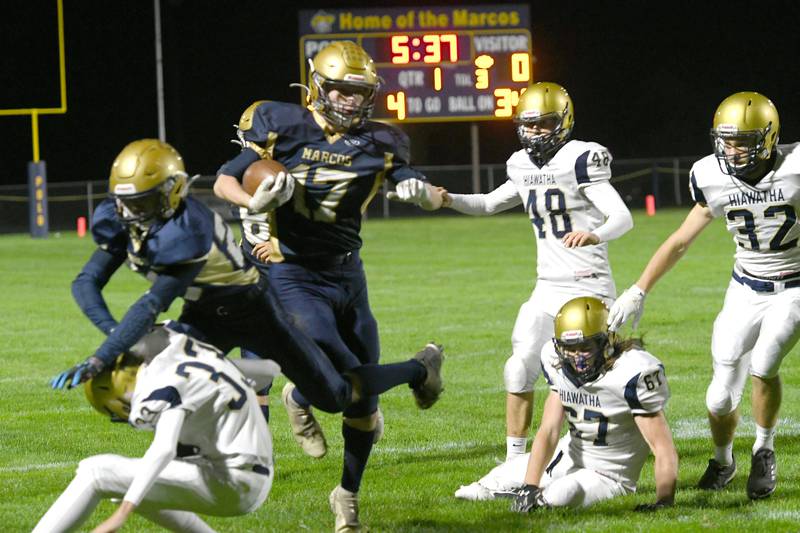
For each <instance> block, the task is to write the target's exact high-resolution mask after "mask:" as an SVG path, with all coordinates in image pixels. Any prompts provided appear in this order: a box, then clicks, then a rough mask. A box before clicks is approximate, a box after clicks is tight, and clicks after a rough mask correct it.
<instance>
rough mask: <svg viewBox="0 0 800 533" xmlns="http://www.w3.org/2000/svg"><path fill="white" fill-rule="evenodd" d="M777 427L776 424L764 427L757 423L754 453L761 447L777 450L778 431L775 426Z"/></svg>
mask: <svg viewBox="0 0 800 533" xmlns="http://www.w3.org/2000/svg"><path fill="white" fill-rule="evenodd" d="M777 427H778V426H777V425H776V426H773V427H771V428H762V427H761V426H759V425H758V424H756V442H755V444H753V454H755V453H756V452H757V451H758V450H760V449H761V448H766V449H768V450H775V433H777V431H775V428H777Z"/></svg>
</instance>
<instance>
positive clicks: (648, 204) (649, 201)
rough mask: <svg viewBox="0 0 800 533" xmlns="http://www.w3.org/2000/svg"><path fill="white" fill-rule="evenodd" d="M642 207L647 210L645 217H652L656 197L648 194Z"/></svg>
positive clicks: (654, 211) (654, 212) (654, 210)
mask: <svg viewBox="0 0 800 533" xmlns="http://www.w3.org/2000/svg"><path fill="white" fill-rule="evenodd" d="M644 207H645V209H646V210H647V216H649V217H652V216H654V215H655V214H656V197H655V196H653V195H652V194H648V195H647V196H645V197H644Z"/></svg>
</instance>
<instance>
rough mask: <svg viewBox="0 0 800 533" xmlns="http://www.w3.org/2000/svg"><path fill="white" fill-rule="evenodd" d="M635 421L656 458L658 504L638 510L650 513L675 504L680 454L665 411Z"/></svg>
mask: <svg viewBox="0 0 800 533" xmlns="http://www.w3.org/2000/svg"><path fill="white" fill-rule="evenodd" d="M633 420H634V421H635V422H636V426H637V427H638V428H639V431H640V432H641V434H642V436H643V437H644V440H646V441H647V444H648V445H649V446H650V449H651V450H652V452H653V455H654V456H655V458H656V461H655V468H654V470H655V478H656V503H655V504H654V505H652V504H651V505H645V506H640V507H639V508H638V509H639V510H642V511H650V510H655V509H657V508H658V507H665V506H669V505H672V504H673V503H674V502H675V487H676V485H677V482H678V452H676V451H675V444H673V442H672V432H671V431H670V429H669V425H668V424H667V419H666V417H665V416H664V411H659V412H658V413H656V414H654V415H639V416H635V417H634V418H633Z"/></svg>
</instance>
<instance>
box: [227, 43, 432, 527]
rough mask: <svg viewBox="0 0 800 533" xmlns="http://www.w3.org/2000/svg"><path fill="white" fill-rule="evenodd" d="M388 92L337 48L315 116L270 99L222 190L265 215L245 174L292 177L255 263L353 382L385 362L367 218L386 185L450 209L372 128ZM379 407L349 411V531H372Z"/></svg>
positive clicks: (306, 414)
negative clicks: (279, 168)
mask: <svg viewBox="0 0 800 533" xmlns="http://www.w3.org/2000/svg"><path fill="white" fill-rule="evenodd" d="M379 85H380V78H379V77H378V74H377V71H376V69H375V64H374V62H373V61H372V59H371V58H370V57H369V55H368V54H367V53H366V52H365V51H364V50H363V49H362V48H361V47H360V46H358V45H356V44H355V43H352V42H349V41H339V42H333V43H331V44H329V45H328V46H326V47H325V48H323V49H322V50H320V51H319V52H318V54H317V55H316V56H315V57H314V59H313V61H312V62H311V64H310V74H309V87H308V98H307V104H308V105H307V106H305V107H304V106H298V105H295V104H288V103H283V102H273V101H266V100H264V101H259V102H256V103H254V104H253V105H252V106H250V107H249V108H248V109H246V110H245V112H244V113H243V114H242V116H241V119H240V121H239V129H238V138H239V141H240V142H241V145H242V151H241V152H240V153H239V154H238V155H237V156H236V157H234V158H233V159H231V160H230V161H228V162H226V163H225V164H224V165H223V166H222V167H221V168H220V170H219V172H218V175H217V181H216V182H215V184H214V192H215V194H216V195H217V196H219V197H221V198H223V199H226V200H228V201H230V202H231V203H233V204H236V205H238V206H240V207H243V208H248V209H249V210H250V211H254V209H253V207H256V206H253V205H252V204H251V200H252V197H251V195H250V194H248V193H247V192H246V191H245V190H244V189H243V188H242V184H241V181H240V180H241V178H242V176H243V174H244V172H245V170H246V169H247V168H248V167H249V166H250V165H251V164H252V163H253V162H255V161H258V160H259V159H274V160H276V161H278V162H280V163H282V164H283V165H284V166H285V167H286V168H287V169H288V170H289V171H290V173H291V178H292V179H293V180H294V184H295V189H294V194H293V196H292V198H291V199H290V200H289V201H287V202H286V203H284V204H282V205H280V206H279V207H277V208H276V209H274V210H273V211H272V212H270V213H269V214H268V215H265V216H264V220H265V221H268V223H269V231H270V233H269V237H270V242H269V245H267V244H259V243H257V242H251V245H252V251H253V255H254V256H255V258H256V259H258V260H260V261H264V262H266V261H269V263H270V266H269V283H270V285H271V286H272V287H273V288H274V290H275V293H276V294H277V295H278V297H279V298H280V300H281V304H282V306H283V307H284V308H285V309H286V311H287V312H288V314H289V315H290V317H291V319H292V322H293V323H294V324H295V325H296V326H297V327H298V328H299V329H301V330H303V331H304V332H306V333H307V334H308V335H310V336H311V337H312V338H313V339H314V340H315V341H316V343H317V344H318V345H319V346H320V347H321V348H322V349H323V351H324V352H325V353H326V355H327V356H328V357H329V358H330V360H331V361H332V363H333V365H334V366H335V367H336V368H337V369H338V370H340V371H341V372H345V373H348V372H350V371H351V369H352V368H353V367H356V366H357V365H361V364H364V363H370V364H371V363H375V362H377V361H378V358H379V355H380V349H379V342H378V327H377V322H376V321H375V318H374V316H373V314H372V311H371V309H370V306H369V300H368V296H367V284H366V276H365V273H364V268H363V265H362V262H361V258H360V256H359V250H360V248H361V245H362V241H361V236H360V229H361V217H362V213H363V211H364V210H365V209H366V207H367V205H368V204H369V202H370V201H371V200H372V198H373V197H374V195H375V194H376V193H377V192H378V190H379V189H380V186H381V184H382V182H383V180H384V179H389V180H390V181H391V182H393V183H395V184H396V187H397V190H396V191H395V192H394V193H393V196H395V197H396V198H397V199H399V200H402V201H409V202H413V203H416V204H419V205H421V206H422V207H423V208H427V209H432V208H435V207H438V206H439V205H440V204H441V192H440V191H439V190H438V189H435V188H433V187H432V186H431V185H430V184H428V183H427V180H426V178H425V176H424V175H423V174H421V173H420V172H419V171H417V170H415V169H414V168H412V167H411V166H410V164H409V141H408V138H407V137H406V136H405V135H404V134H403V133H402V132H401V131H400V130H398V129H396V128H394V127H392V126H389V125H386V124H381V123H377V122H373V121H370V120H369V118H370V116H371V113H372V110H373V107H374V104H375V97H376V94H377V91H378V88H379ZM418 359H419V360H420V361H421V362H422V363H423V364H425V365H429V366H430V367H431V371H430V373H429V376H430V378H431V381H430V382H429V383H428V386H429V388H430V389H432V388H433V387H434V386H435V384H436V383H439V382H438V381H437V380H438V378H437V377H436V376H434V375H433V374H434V373H435V372H438V368H439V367H440V365H441V361H442V355H441V348H440V347H438V346H436V345H434V344H429V345H427V346H426V347H425V348H424V349H423V350H422V351H420V352H419V354H418ZM434 369H436V370H434ZM293 381H294V380H293ZM295 384H297V383H296V382H295ZM297 385H298V388H294V385H292V384H288V385H287V387H286V388H285V389H284V391H283V395H282V396H283V400H284V404H285V406H286V408H287V410H288V414H289V419H290V422H291V424H292V427H293V432H294V434H295V438H296V439H297V441H298V442H299V443H300V444H301V446H302V447H303V449H304V450H305V451H306V453H308V454H309V455H313V456H321V455H323V454H324V453H325V450H326V446H325V440H324V437H323V436H322V431H321V427H320V426H319V424H318V423H317V422H316V420H315V419H314V416H313V412H312V411H311V410H310V405H309V399H310V398H308V397H307V396H306V395H305V393H304V392H303V391H302V389H301V388H300V387H299V384H297ZM377 400H378V399H377V397H376V396H374V395H372V394H364V395H363V396H362V400H361V401H360V402H357V403H355V404H353V405H351V406H349V407H348V408H347V409H346V410H345V412H344V421H343V424H342V434H343V437H344V468H343V473H342V478H341V483H340V485H339V486H337V487H336V488H335V489H334V490H333V492H332V493H331V497H330V503H331V508H332V510H333V512H334V513H335V514H336V529H337V531H353V530H357V529H359V528H360V527H361V523H360V521H359V518H358V490H359V488H360V485H361V479H362V475H363V473H364V471H365V468H366V465H367V460H368V458H369V455H370V453H371V449H372V445H373V443H374V441H375V435H376V428H378V427H379V423H380V411H379V410H378V401H377ZM432 401H435V398H433V397H428V395H427V394H425V393H422V391H421V393H420V394H418V395H417V403H418V405H419V406H420V407H428V406H429V405H430V404H431V403H432Z"/></svg>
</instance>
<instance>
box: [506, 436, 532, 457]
mask: <svg viewBox="0 0 800 533" xmlns="http://www.w3.org/2000/svg"><path fill="white" fill-rule="evenodd" d="M527 447H528V439H527V438H526V437H506V461H508V460H509V459H513V458H514V457H518V456H520V455H525V451H526V450H525V449H526V448H527Z"/></svg>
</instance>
